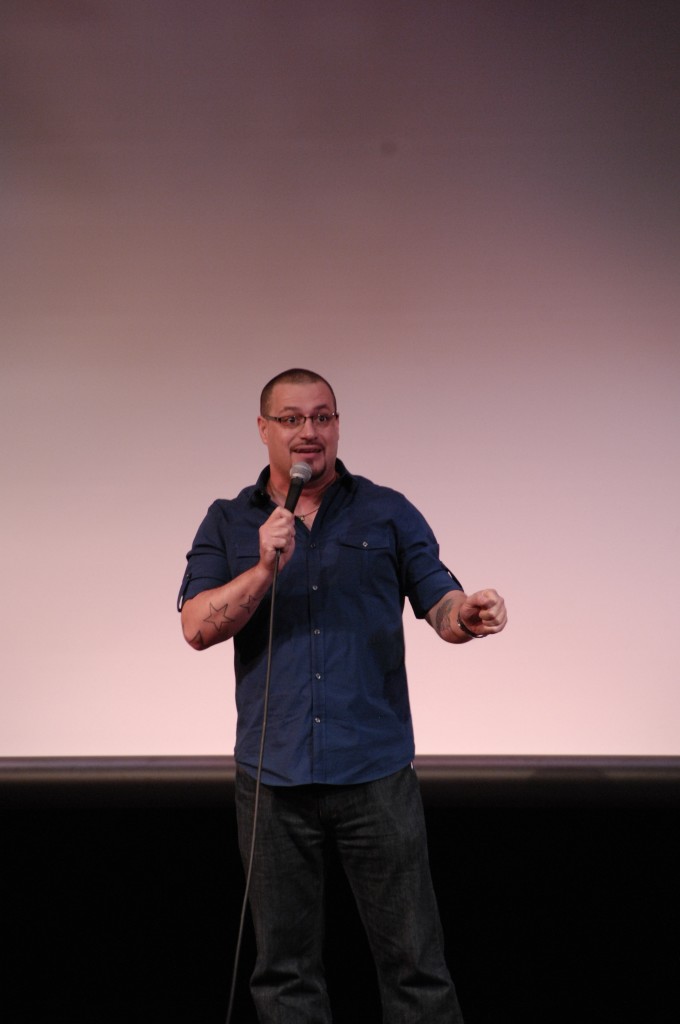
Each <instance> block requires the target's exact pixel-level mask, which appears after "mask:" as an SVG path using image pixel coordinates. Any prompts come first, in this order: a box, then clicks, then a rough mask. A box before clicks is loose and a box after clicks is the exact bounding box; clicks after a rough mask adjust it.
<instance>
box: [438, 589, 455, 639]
mask: <svg viewBox="0 0 680 1024" xmlns="http://www.w3.org/2000/svg"><path fill="white" fill-rule="evenodd" d="M452 608H453V601H452V600H451V598H450V597H449V598H447V599H446V600H445V601H442V603H441V604H440V605H439V608H437V614H436V617H435V628H436V630H437V632H438V633H439V635H440V636H441V637H444V634H445V633H446V634H448V635H450V634H451V633H453V628H452V626H451V618H450V616H451V609H452Z"/></svg>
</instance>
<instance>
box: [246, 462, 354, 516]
mask: <svg viewBox="0 0 680 1024" xmlns="http://www.w3.org/2000/svg"><path fill="white" fill-rule="evenodd" d="M335 470H336V472H337V474H338V479H337V480H336V481H335V484H337V485H338V486H342V487H344V488H345V490H347V491H353V490H355V488H356V486H357V482H356V480H355V479H354V477H353V476H352V474H351V473H350V472H349V470H348V469H347V467H346V466H345V464H344V463H343V462H341V460H340V459H336V460H335ZM270 472H271V471H270V469H269V466H265V467H264V469H263V470H262V472H261V473H260V475H259V477H258V478H257V483H256V484H255V487H254V488H253V492H252V494H251V495H250V504H251V505H256V506H257V507H258V508H264V507H265V506H267V505H269V504H271V500H272V499H271V497H270V494H269V491H268V490H267V484H268V483H269V476H270ZM331 486H334V485H333V484H332V485H331Z"/></svg>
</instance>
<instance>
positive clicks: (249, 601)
mask: <svg viewBox="0 0 680 1024" xmlns="http://www.w3.org/2000/svg"><path fill="white" fill-rule="evenodd" d="M258 603H259V602H258V601H256V600H255V598H254V597H253V596H252V594H248V597H247V598H246V603H245V604H240V605H239V608H243V609H244V610H245V611H246V612H248V615H251V614H252V613H253V612H254V610H255V609H256V608H257V605H258Z"/></svg>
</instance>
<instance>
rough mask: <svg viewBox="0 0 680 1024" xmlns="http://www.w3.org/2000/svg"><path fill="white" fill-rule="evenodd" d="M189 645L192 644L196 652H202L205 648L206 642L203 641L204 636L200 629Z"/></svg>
mask: <svg viewBox="0 0 680 1024" xmlns="http://www.w3.org/2000/svg"><path fill="white" fill-rule="evenodd" d="M189 643H190V644H191V646H192V647H193V648H194V650H195V651H202V650H203V649H204V648H205V640H204V639H203V634H202V633H201V631H200V629H199V631H198V633H197V634H196V636H194V637H192V638H191V640H190V641H189Z"/></svg>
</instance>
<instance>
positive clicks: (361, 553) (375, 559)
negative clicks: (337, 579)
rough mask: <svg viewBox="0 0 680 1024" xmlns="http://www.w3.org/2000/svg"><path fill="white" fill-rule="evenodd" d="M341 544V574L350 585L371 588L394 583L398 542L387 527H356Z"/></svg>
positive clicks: (342, 539) (340, 540)
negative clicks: (395, 553)
mask: <svg viewBox="0 0 680 1024" xmlns="http://www.w3.org/2000/svg"><path fill="white" fill-rule="evenodd" d="M338 543H339V559H340V565H339V569H340V573H341V576H342V578H343V579H345V580H347V581H348V582H349V583H350V584H351V583H352V582H353V583H354V584H355V585H356V584H358V585H360V586H361V587H369V586H380V585H381V584H387V583H390V582H392V583H393V582H394V574H395V567H396V558H395V555H394V550H393V548H394V543H393V538H392V535H391V534H390V531H389V530H387V529H386V528H385V527H384V526H383V527H379V526H364V527H354V528H353V529H352V530H351V531H349V532H348V533H345V534H344V535H343V536H341V537H340V538H339V541H338Z"/></svg>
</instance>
